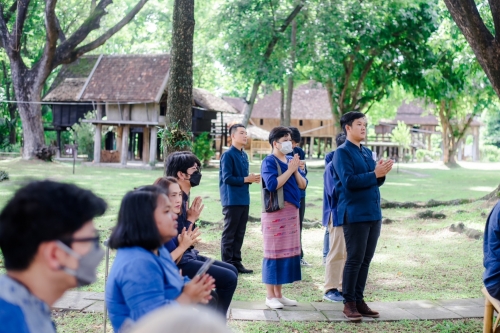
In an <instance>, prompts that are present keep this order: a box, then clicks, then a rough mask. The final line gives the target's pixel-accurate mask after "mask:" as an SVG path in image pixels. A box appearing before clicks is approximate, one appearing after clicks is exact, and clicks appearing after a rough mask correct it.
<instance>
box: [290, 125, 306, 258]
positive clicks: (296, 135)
mask: <svg viewBox="0 0 500 333" xmlns="http://www.w3.org/2000/svg"><path fill="white" fill-rule="evenodd" d="M288 128H289V129H290V131H292V134H291V137H292V148H293V151H292V152H291V153H290V154H288V155H287V156H290V157H293V156H295V154H297V155H298V156H299V159H300V169H301V170H302V171H304V175H306V176H307V167H306V162H305V159H306V153H305V152H304V150H303V149H302V148H300V146H299V144H300V141H301V140H302V138H301V136H300V132H299V129H298V128H297V127H293V126H290V127H288ZM305 213H306V190H300V208H299V221H300V265H301V266H305V267H309V266H311V264H309V263H308V262H307V261H306V260H305V259H304V249H303V246H302V225H303V223H304V215H305Z"/></svg>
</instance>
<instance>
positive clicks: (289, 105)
mask: <svg viewBox="0 0 500 333" xmlns="http://www.w3.org/2000/svg"><path fill="white" fill-rule="evenodd" d="M296 45H297V20H293V22H292V35H291V46H290V64H291V68H290V75H288V86H287V89H286V103H285V114H284V119H283V124H284V126H290V119H291V118H292V98H293V74H294V70H295V47H296Z"/></svg>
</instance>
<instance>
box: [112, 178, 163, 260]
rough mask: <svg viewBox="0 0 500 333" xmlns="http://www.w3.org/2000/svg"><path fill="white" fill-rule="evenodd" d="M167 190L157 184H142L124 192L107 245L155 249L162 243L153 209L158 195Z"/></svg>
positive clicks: (117, 247)
mask: <svg viewBox="0 0 500 333" xmlns="http://www.w3.org/2000/svg"><path fill="white" fill-rule="evenodd" d="M167 193H168V192H166V191H165V190H163V189H162V188H160V187H159V186H143V187H140V188H138V189H137V190H136V191H131V192H128V193H127V194H125V196H124V197H123V199H122V203H121V206H120V211H119V213H118V222H117V223H116V227H115V229H114V230H113V232H112V233H111V237H110V238H109V247H110V248H112V249H119V248H122V247H133V246H140V247H142V248H144V249H146V250H155V249H157V248H159V247H160V246H162V245H163V241H162V237H161V235H160V232H159V231H158V227H157V226H156V221H155V218H154V211H155V209H156V206H157V204H158V197H159V196H160V195H162V194H163V195H166V194H167Z"/></svg>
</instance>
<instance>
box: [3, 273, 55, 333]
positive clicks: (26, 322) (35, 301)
mask: <svg viewBox="0 0 500 333" xmlns="http://www.w3.org/2000/svg"><path fill="white" fill-rule="evenodd" d="M11 332H16V333H56V328H55V325H54V323H53V321H52V319H51V317H50V308H49V306H48V305H47V304H46V303H45V302H43V301H42V300H40V299H39V298H38V297H36V296H35V295H33V294H32V293H30V292H29V290H28V289H26V287H25V286H23V285H22V284H20V283H19V282H17V281H15V280H14V279H12V278H10V277H8V276H7V275H2V276H0V333H11Z"/></svg>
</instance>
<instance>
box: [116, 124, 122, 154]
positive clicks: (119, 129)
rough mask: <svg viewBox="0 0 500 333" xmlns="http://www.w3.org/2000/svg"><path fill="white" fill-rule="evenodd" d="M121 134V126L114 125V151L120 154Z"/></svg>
mask: <svg viewBox="0 0 500 333" xmlns="http://www.w3.org/2000/svg"><path fill="white" fill-rule="evenodd" d="M122 134H123V126H117V127H116V151H118V152H119V153H120V154H121V152H122Z"/></svg>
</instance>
